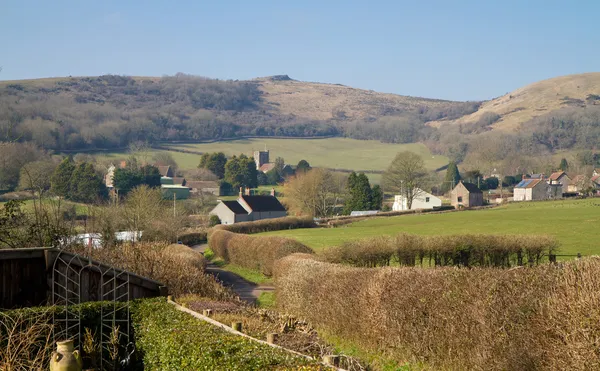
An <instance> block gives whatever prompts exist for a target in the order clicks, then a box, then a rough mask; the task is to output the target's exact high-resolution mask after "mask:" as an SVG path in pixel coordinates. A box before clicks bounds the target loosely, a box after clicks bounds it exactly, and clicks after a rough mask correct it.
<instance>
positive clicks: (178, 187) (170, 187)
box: [160, 184, 189, 189]
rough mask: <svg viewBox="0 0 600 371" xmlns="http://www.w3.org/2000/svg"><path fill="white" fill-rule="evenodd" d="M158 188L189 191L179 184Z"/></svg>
mask: <svg viewBox="0 0 600 371" xmlns="http://www.w3.org/2000/svg"><path fill="white" fill-rule="evenodd" d="M160 188H169V189H189V188H188V187H184V186H182V185H181V184H161V185H160Z"/></svg>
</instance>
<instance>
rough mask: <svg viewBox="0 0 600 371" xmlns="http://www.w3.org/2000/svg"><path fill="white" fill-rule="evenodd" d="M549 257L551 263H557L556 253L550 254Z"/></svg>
mask: <svg viewBox="0 0 600 371" xmlns="http://www.w3.org/2000/svg"><path fill="white" fill-rule="evenodd" d="M548 259H549V260H550V263H556V255H555V254H550V255H548Z"/></svg>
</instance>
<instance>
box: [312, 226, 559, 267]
mask: <svg viewBox="0 0 600 371" xmlns="http://www.w3.org/2000/svg"><path fill="white" fill-rule="evenodd" d="M556 248H557V242H556V240H554V239H553V238H551V237H548V236H531V235H450V236H418V235H410V234H405V233H403V234H399V235H397V236H379V237H375V238H366V239H362V240H355V241H348V242H345V243H343V244H342V245H341V246H337V247H332V248H329V249H326V250H325V251H324V252H323V256H324V257H325V258H326V260H327V261H329V262H331V263H344V264H350V265H354V266H358V267H376V266H387V265H390V262H392V261H394V262H397V263H398V264H400V265H406V266H414V265H416V264H419V265H421V266H423V264H424V263H428V265H429V266H464V267H473V266H482V267H510V266H514V265H524V264H527V263H529V264H539V263H540V262H541V261H542V258H543V257H544V256H547V255H550V254H553V253H554V252H555V250H556Z"/></svg>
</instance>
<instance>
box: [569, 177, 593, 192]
mask: <svg viewBox="0 0 600 371" xmlns="http://www.w3.org/2000/svg"><path fill="white" fill-rule="evenodd" d="M588 183H589V182H588V181H587V177H586V176H585V175H576V176H574V177H573V179H572V180H571V183H569V185H568V186H567V192H568V193H578V192H582V191H583V190H584V189H586V188H587V184H588Z"/></svg>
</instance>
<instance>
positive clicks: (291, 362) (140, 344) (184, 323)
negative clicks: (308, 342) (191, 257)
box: [132, 299, 319, 371]
mask: <svg viewBox="0 0 600 371" xmlns="http://www.w3.org/2000/svg"><path fill="white" fill-rule="evenodd" d="M132 313H133V315H132V318H133V325H134V329H135V344H136V348H137V349H138V350H139V351H141V352H142V353H143V357H144V359H143V361H144V369H145V370H161V371H162V370H241V369H244V370H265V369H285V370H294V369H300V368H301V369H314V370H317V369H319V365H318V364H316V363H314V362H311V361H309V360H307V359H305V358H302V357H299V356H295V355H292V354H290V353H289V352H286V351H284V350H281V349H275V348H272V347H270V346H268V345H264V344H259V343H256V342H253V341H251V340H249V339H247V338H244V337H240V336H237V335H234V334H231V333H228V332H226V331H224V330H223V329H220V328H218V327H216V326H213V325H210V324H208V323H206V322H203V321H200V320H198V319H196V318H194V317H192V316H190V315H189V314H186V313H183V312H180V311H178V310H177V309H175V308H174V307H173V306H172V305H171V304H168V303H166V302H165V301H164V299H150V300H144V301H141V302H139V303H138V304H137V305H136V308H135V310H133V311H132ZM311 365H312V367H315V368H311Z"/></svg>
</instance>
